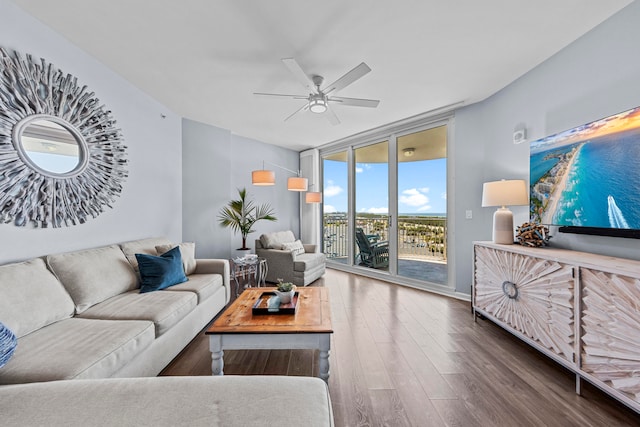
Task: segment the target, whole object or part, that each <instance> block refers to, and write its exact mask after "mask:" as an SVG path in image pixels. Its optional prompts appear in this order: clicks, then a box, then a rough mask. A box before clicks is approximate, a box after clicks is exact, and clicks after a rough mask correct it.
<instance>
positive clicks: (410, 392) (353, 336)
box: [161, 270, 640, 427]
mask: <svg viewBox="0 0 640 427" xmlns="http://www.w3.org/2000/svg"><path fill="white" fill-rule="evenodd" d="M313 286H325V287H327V288H329V294H330V301H331V315H332V320H333V330H334V334H333V336H332V338H331V352H330V354H329V362H330V374H331V376H330V377H329V390H330V393H331V401H332V405H333V409H334V416H335V421H336V426H337V427H343V426H348V427H352V426H363V427H364V426H405V425H411V426H416V427H418V426H419V427H430V426H436V427H441V426H444V425H448V426H465V427H467V426H509V427H510V426H511V425H513V426H516V425H517V426H525V427H529V426H531V427H534V426H535V427H537V426H563V427H565V426H594V427H600V426H607V427H609V426H640V415H639V414H637V413H635V412H633V411H632V410H630V409H629V408H627V407H626V406H624V405H622V404H621V403H619V402H617V401H615V400H614V399H612V398H611V397H609V396H607V395H606V394H604V393H603V392H601V391H600V390H598V389H597V388H596V387H594V386H591V385H589V384H586V383H585V385H584V386H583V388H584V392H583V395H582V396H577V395H576V394H575V392H574V387H575V382H574V381H575V380H574V377H573V375H572V374H571V373H570V372H568V370H566V369H565V368H563V367H561V366H559V365H558V364H557V363H555V362H554V361H551V360H550V359H548V358H547V357H545V356H544V355H542V354H540V353H539V352H538V351H536V350H534V349H532V348H531V347H530V346H528V345H527V344H526V343H523V342H522V341H521V340H519V339H518V338H516V337H514V336H513V335H511V334H510V333H508V332H506V331H504V330H503V329H501V328H499V327H497V326H496V325H495V324H493V323H491V322H488V321H484V320H480V321H478V322H477V323H476V322H474V319H473V316H472V313H471V310H470V306H469V303H468V302H465V301H459V300H454V299H451V298H447V297H443V296H440V295H436V294H431V293H427V292H423V291H420V290H417V289H412V288H407V287H401V286H397V285H393V284H390V283H386V282H381V281H378V280H374V279H369V278H365V277H360V276H355V275H353V274H348V273H344V272H340V271H336V270H327V273H326V274H325V276H324V277H323V278H322V279H320V280H318V281H316V282H315V283H314V284H313ZM317 357H318V353H317V352H314V351H310V350H260V351H225V354H224V361H225V368H224V371H225V373H226V374H242V375H247V374H251V375H254V374H258V375H317V373H318V372H317V364H318V363H317ZM161 375H211V355H210V353H209V345H208V337H206V336H205V335H204V334H203V333H201V334H199V335H198V336H197V337H196V338H195V339H194V340H193V341H192V343H191V344H190V345H189V346H188V347H187V348H186V349H185V350H184V351H183V352H182V353H181V354H180V355H179V356H178V357H177V358H176V359H175V360H174V361H173V362H172V363H171V364H170V365H169V366H167V368H166V369H165V370H164V371H163V373H162V374H161Z"/></svg>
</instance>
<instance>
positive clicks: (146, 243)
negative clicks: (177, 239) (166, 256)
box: [120, 237, 171, 273]
mask: <svg viewBox="0 0 640 427" xmlns="http://www.w3.org/2000/svg"><path fill="white" fill-rule="evenodd" d="M170 244H171V242H170V241H169V239H165V238H164V237H152V238H149V239H140V240H132V241H131V242H125V243H120V249H121V250H122V253H124V256H125V257H126V258H127V261H129V264H131V267H133V269H134V270H135V271H136V273H137V272H138V260H136V254H147V255H158V251H157V250H156V246H158V245H170Z"/></svg>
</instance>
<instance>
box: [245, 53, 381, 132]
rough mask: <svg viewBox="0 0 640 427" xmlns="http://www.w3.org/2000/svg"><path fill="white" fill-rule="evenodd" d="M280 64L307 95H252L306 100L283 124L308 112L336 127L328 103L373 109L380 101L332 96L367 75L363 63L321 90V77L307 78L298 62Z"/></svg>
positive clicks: (287, 60) (337, 122)
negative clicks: (303, 112)
mask: <svg viewBox="0 0 640 427" xmlns="http://www.w3.org/2000/svg"><path fill="white" fill-rule="evenodd" d="M282 62H284V65H286V67H287V68H288V69H289V71H291V73H292V74H293V75H294V77H295V78H296V79H297V80H298V81H299V82H300V83H301V84H302V86H304V87H305V88H306V89H307V90H308V91H309V94H308V95H282V94H276V93H259V92H256V93H254V95H260V96H277V97H284V98H292V99H304V100H306V101H307V103H306V104H304V105H303V106H302V107H300V108H299V109H298V110H296V111H294V113H293V114H291V115H290V116H289V117H287V118H286V119H284V120H285V122H286V121H287V120H289V119H291V118H292V117H293V116H295V115H296V114H298V113H299V112H301V111H306V110H309V111H311V112H312V113H318V114H321V113H324V115H325V117H326V118H327V120H329V122H331V124H333V125H337V124H339V123H340V120H339V119H338V116H336V113H335V112H334V111H333V110H332V109H331V108H329V103H335V104H339V105H349V106H353V107H369V108H375V107H377V106H378V104H379V103H380V101H378V100H375V99H360V98H343V97H339V96H332V95H333V94H335V93H337V92H338V91H339V90H342V89H344V88H345V87H347V86H349V85H350V84H351V83H353V82H355V81H356V80H358V79H360V78H361V77H363V76H364V75H365V74H367V73H368V72H369V71H371V68H369V66H368V65H367V64H365V63H364V62H362V63H361V64H360V65H358V66H357V67H355V68H354V69H353V70H351V71H349V72H348V73H346V74H345V75H344V76H342V77H340V78H339V79H338V80H336V81H335V82H333V83H332V84H330V85H328V86H325V87H324V88H322V89H321V88H320V87H321V86H322V83H323V82H324V78H323V77H322V76H318V75H313V76H311V78H309V77H308V76H307V74H306V73H305V72H304V71H303V70H302V68H301V67H300V65H299V64H298V62H297V61H296V60H295V59H293V58H284V59H283V60H282Z"/></svg>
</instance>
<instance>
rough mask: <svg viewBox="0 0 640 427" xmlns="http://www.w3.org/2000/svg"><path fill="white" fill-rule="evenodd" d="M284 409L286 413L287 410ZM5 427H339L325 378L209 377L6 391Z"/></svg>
mask: <svg viewBox="0 0 640 427" xmlns="http://www.w3.org/2000/svg"><path fill="white" fill-rule="evenodd" d="M283 401H284V402H286V404H285V405H286V409H282V406H283V404H282V402H283ZM0 413H1V414H2V422H3V423H4V424H5V425H7V426H25V425H29V426H49V427H58V426H64V427H76V426H78V427H80V426H82V427H84V426H90V425H97V424H101V425H107V424H108V425H111V426H136V427H142V426H153V427H163V426H211V427H216V426H225V427H247V426H300V425H304V426H305V427H331V426H333V425H334V420H333V412H332V409H331V400H330V397H329V391H328V388H327V385H326V384H325V383H324V382H323V381H322V380H321V379H319V378H311V377H293V376H292V377H283V376H233V375H229V376H226V375H225V376H220V377H212V376H203V377H160V378H108V379H102V380H90V381H86V380H75V381H56V382H50V383H43V384H19V385H13V386H8V387H1V388H0Z"/></svg>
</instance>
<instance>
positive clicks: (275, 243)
mask: <svg viewBox="0 0 640 427" xmlns="http://www.w3.org/2000/svg"><path fill="white" fill-rule="evenodd" d="M295 241H296V237H295V236H294V235H293V231H291V230H287V231H276V232H274V233H266V234H263V235H262V236H260V243H261V244H262V247H263V248H265V249H281V248H282V244H283V243H293V242H295Z"/></svg>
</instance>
